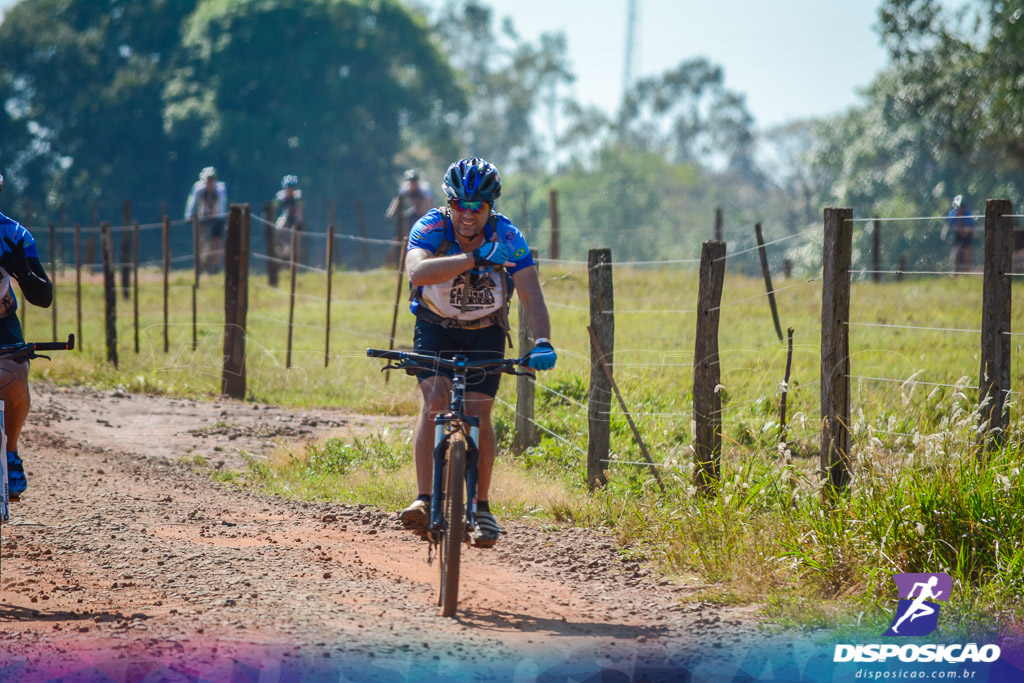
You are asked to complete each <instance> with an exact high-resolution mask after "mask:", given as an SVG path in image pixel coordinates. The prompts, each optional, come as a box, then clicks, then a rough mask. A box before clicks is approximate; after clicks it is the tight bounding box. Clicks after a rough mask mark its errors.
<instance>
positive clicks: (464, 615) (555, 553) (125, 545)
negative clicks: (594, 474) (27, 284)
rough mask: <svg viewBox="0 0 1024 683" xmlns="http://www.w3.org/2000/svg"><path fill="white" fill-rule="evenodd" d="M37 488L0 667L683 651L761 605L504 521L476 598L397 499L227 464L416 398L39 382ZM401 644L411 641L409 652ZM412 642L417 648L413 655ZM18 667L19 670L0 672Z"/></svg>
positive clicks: (338, 429)
mask: <svg viewBox="0 0 1024 683" xmlns="http://www.w3.org/2000/svg"><path fill="white" fill-rule="evenodd" d="M33 392H34V396H33V398H34V408H33V413H32V415H31V416H30V423H29V425H27V427H26V429H25V431H24V433H23V437H22V439H23V441H22V447H21V450H22V452H23V454H24V456H25V463H26V469H27V472H28V476H29V491H28V493H27V494H26V495H25V497H24V499H23V501H22V502H21V503H17V504H15V507H14V508H13V512H12V523H11V524H9V525H6V526H4V528H3V545H2V554H3V558H2V559H3V566H2V571H3V574H2V579H0V641H2V642H3V643H4V644H5V647H4V648H3V649H2V651H0V673H2V667H3V665H4V664H5V662H6V663H10V662H14V661H17V662H21V664H20V665H21V666H25V667H28V668H29V669H31V667H32V666H33V665H40V666H41V662H42V661H44V660H45V661H47V662H49V663H50V664H49V665H51V666H52V662H53V660H54V659H55V658H56V659H58V660H59V659H60V658H62V657H63V658H66V659H67V660H68V661H69V662H70V661H71V660H76V659H78V660H80V659H81V657H82V656H83V654H82V653H83V652H89V653H92V656H99V655H100V653H102V655H103V656H104V657H108V658H117V657H129V656H132V657H137V656H139V653H144V654H145V657H147V658H150V659H153V658H160V657H175V656H178V657H191V658H203V657H205V658H209V659H210V661H211V662H213V661H214V660H216V658H217V657H232V656H235V655H237V654H238V653H241V652H244V651H246V650H247V649H251V648H252V647H253V646H261V647H263V648H265V649H270V650H273V651H275V652H281V653H283V654H282V656H287V655H291V656H299V655H300V654H301V655H302V656H315V657H323V658H325V659H329V658H332V657H333V658H340V659H345V658H349V659H350V660H351V659H352V658H359V659H360V660H361V661H367V660H368V659H373V658H376V659H377V660H378V661H408V660H412V661H419V659H421V658H424V657H426V658H427V659H428V660H431V659H435V658H436V659H437V661H445V660H447V659H451V658H455V659H457V660H458V661H460V662H463V663H465V665H467V666H469V665H472V666H478V667H482V668H484V669H486V668H487V667H488V666H497V664H496V663H497V662H507V661H512V662H515V661H523V660H524V658H531V661H537V658H538V657H540V658H543V657H548V658H549V659H551V660H552V661H554V660H555V659H558V658H563V659H564V658H566V657H575V658H582V659H585V660H588V661H589V660H593V661H599V662H607V663H608V665H609V666H612V665H615V663H616V662H632V663H633V664H632V665H634V666H635V665H636V662H638V661H648V660H649V661H651V662H655V661H676V660H678V658H679V657H683V656H685V655H686V653H688V652H691V651H693V650H694V649H695V648H697V649H713V648H720V647H724V646H727V645H728V644H729V643H733V642H738V641H740V640H741V639H743V638H747V637H751V636H753V635H756V633H757V630H758V627H757V616H756V609H755V608H753V607H742V606H739V607H731V606H730V607H723V606H715V605H711V604H707V603H705V602H701V601H700V600H698V599H696V597H695V596H696V595H697V594H698V589H700V588H701V586H698V585H695V584H692V583H686V582H684V581H681V580H670V579H667V578H665V577H661V576H659V575H658V574H657V573H656V572H654V571H653V570H652V569H651V568H650V567H647V566H645V565H644V564H642V563H639V562H636V561H632V560H631V559H630V556H629V555H628V554H624V553H621V552H619V550H618V549H617V547H616V544H615V542H614V540H613V539H612V538H611V537H609V536H606V535H604V534H602V533H600V532H598V531H594V530H587V529H580V528H575V527H570V526H564V525H550V524H548V525H533V524H525V523H509V524H507V525H506V528H507V530H508V532H509V533H508V535H507V536H505V537H504V538H503V540H502V541H501V543H500V544H499V545H498V546H497V547H496V548H494V549H493V550H490V551H482V550H477V549H469V550H468V551H467V552H465V553H464V554H463V557H464V565H463V567H464V571H463V584H462V590H461V592H460V612H459V615H458V617H457V618H455V619H446V618H442V617H440V616H438V614H437V608H436V596H435V592H434V591H435V586H434V584H435V576H436V572H437V564H436V563H434V564H433V565H429V564H428V562H427V559H428V549H427V544H426V543H424V542H423V541H420V540H419V539H417V538H416V537H414V536H411V535H410V534H408V533H407V532H404V531H402V530H401V528H400V524H399V522H398V519H397V516H396V515H395V513H394V512H391V511H386V510H379V509H376V508H373V507H370V506H366V505H342V504H335V503H307V502H296V501H291V500H285V499H281V498H276V497H270V496H265V495H260V494H256V493H252V492H248V491H245V490H239V489H238V488H234V487H225V486H221V485H219V484H217V483H215V482H213V481H212V480H211V479H210V477H209V476H208V474H205V473H203V472H202V471H197V470H196V469H195V468H193V467H190V466H189V465H188V463H187V460H188V459H189V458H190V457H191V456H193V455H194V454H195V453H197V452H198V453H202V454H203V455H204V457H206V458H207V460H208V461H210V462H211V464H212V465H214V466H219V467H227V468H241V467H243V466H244V458H243V455H242V454H243V453H246V454H249V457H265V456H266V455H267V454H268V453H270V452H271V451H272V450H274V449H275V448H278V447H280V446H281V445H282V444H283V443H294V442H296V441H301V440H306V439H320V438H326V437H328V436H340V437H355V436H362V435H366V434H374V433H378V432H379V431H380V430H382V429H383V428H384V427H385V426H388V427H389V428H393V429H395V428H397V429H402V428H408V426H409V425H408V420H403V419H402V418H390V417H376V416H360V415H352V414H348V413H346V412H344V411H341V410H327V409H322V410H290V409H287V408H282V407H277V406H263V405H259V406H254V405H253V404H251V403H244V402H232V401H226V400H221V401H192V400H186V399H168V398H166V397H153V396H143V395H128V394H125V393H124V392H98V391H92V390H88V389H82V388H60V387H54V386H50V385H46V384H39V385H36V386H34V387H33ZM396 658H397V659H396ZM403 658H405V659H404V660H403ZM0 678H2V676H0Z"/></svg>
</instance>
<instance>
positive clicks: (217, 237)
mask: <svg viewBox="0 0 1024 683" xmlns="http://www.w3.org/2000/svg"><path fill="white" fill-rule="evenodd" d="M227 212H228V190H227V186H226V185H225V184H224V183H223V182H222V181H219V180H217V169H215V168H214V167H213V166H207V167H206V168H204V169H203V170H202V171H200V173H199V180H197V181H196V183H195V184H194V185H193V186H192V190H191V191H190V192H189V193H188V201H187V202H186V203H185V219H186V220H192V219H193V218H198V219H199V229H200V230H201V231H202V233H201V235H200V242H201V243H202V242H205V243H206V246H205V248H204V249H202V250H201V251H202V256H200V255H199V254H196V258H200V259H201V261H200V263H201V265H202V267H203V269H204V270H205V271H206V272H208V273H215V272H217V270H218V269H219V268H220V263H221V256H222V252H223V240H224V224H225V223H226V222H227V219H226V218H225V216H226V214H227Z"/></svg>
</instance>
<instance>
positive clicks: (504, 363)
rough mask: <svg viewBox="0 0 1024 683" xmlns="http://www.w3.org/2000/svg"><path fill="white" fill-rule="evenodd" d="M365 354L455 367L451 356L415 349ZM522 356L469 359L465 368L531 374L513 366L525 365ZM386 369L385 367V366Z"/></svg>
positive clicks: (417, 364)
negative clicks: (445, 356)
mask: <svg viewBox="0 0 1024 683" xmlns="http://www.w3.org/2000/svg"><path fill="white" fill-rule="evenodd" d="M366 355H367V356H369V357H370V358H384V359H386V360H395V361H399V362H401V363H402V364H403V365H402V366H401V367H398V368H392V369H402V367H421V368H436V367H442V368H448V369H451V370H454V369H455V368H456V364H455V361H454V360H452V359H451V358H440V357H438V356H431V355H428V354H425V353H416V352H415V351H390V350H387V349H366ZM522 361H523V359H522V358H501V359H486V360H471V361H467V362H466V365H465V367H466V369H467V370H488V369H491V370H494V371H497V372H505V373H508V374H510V375H529V376H533V373H532V372H519V371H517V370H516V369H515V368H516V367H517V366H519V367H525V366H524V365H523V362H522ZM385 369H387V368H385Z"/></svg>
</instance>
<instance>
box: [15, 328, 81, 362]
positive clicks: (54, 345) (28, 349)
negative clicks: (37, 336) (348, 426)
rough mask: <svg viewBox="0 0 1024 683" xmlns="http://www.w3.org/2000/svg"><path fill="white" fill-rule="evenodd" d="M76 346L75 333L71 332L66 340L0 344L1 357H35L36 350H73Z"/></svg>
mask: <svg viewBox="0 0 1024 683" xmlns="http://www.w3.org/2000/svg"><path fill="white" fill-rule="evenodd" d="M74 348H75V335H73V334H69V335H68V340H67V341H66V342H22V343H21V344H6V345H4V346H0V358H12V357H18V356H23V357H25V358H35V357H36V355H37V354H36V351H71V350H73V349H74Z"/></svg>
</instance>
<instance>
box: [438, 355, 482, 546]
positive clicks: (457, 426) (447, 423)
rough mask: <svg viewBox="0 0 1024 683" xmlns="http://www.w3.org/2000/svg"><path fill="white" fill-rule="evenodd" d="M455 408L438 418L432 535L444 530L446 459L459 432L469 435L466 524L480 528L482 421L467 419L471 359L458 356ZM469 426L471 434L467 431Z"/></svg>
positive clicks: (455, 377)
mask: <svg viewBox="0 0 1024 683" xmlns="http://www.w3.org/2000/svg"><path fill="white" fill-rule="evenodd" d="M452 360H453V361H454V368H453V377H452V390H451V405H450V406H449V410H448V412H447V413H441V414H439V415H437V416H436V417H434V482H433V495H432V497H431V500H430V532H431V533H436V532H438V531H443V530H444V529H443V527H444V513H443V509H444V493H443V491H444V474H445V466H446V465H447V463H446V462H445V455H446V454H447V453H448V448H447V446H448V441H449V439H451V435H452V434H453V433H455V432H456V431H461V432H463V433H464V434H465V435H466V444H467V446H468V447H469V448H468V454H467V455H468V458H467V461H466V523H467V524H468V525H469V527H468V528H470V529H472V528H473V527H474V526H475V525H476V487H477V481H478V478H479V472H478V463H479V460H480V450H479V448H478V442H479V439H480V418H478V417H473V416H470V415H467V414H466V412H465V404H466V372H467V370H468V369H469V368H468V362H469V359H468V358H466V357H465V356H455V358H453V359H452ZM466 426H468V427H469V431H468V432H467V431H466Z"/></svg>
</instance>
